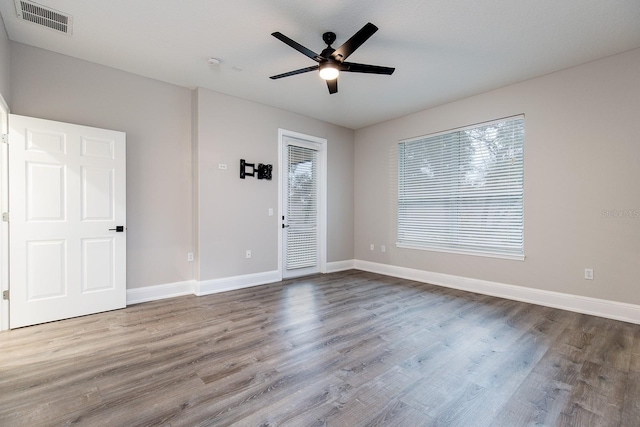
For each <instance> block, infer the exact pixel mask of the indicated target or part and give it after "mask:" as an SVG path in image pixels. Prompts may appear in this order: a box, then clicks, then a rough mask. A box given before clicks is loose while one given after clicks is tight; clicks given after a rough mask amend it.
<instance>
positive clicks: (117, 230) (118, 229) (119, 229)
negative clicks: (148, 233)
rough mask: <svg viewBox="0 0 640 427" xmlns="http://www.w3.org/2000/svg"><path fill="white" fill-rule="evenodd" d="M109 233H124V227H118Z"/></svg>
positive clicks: (111, 229)
mask: <svg viewBox="0 0 640 427" xmlns="http://www.w3.org/2000/svg"><path fill="white" fill-rule="evenodd" d="M109 231H115V232H116V233H122V232H123V231H124V225H116V228H110V229H109Z"/></svg>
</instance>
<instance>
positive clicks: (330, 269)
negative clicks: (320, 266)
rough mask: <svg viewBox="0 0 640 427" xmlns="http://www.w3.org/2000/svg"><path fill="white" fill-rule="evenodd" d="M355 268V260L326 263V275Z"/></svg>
mask: <svg viewBox="0 0 640 427" xmlns="http://www.w3.org/2000/svg"><path fill="white" fill-rule="evenodd" d="M354 268H355V260H353V259H349V260H346V261H333V262H328V263H327V273H335V272H337V271H345V270H353V269H354Z"/></svg>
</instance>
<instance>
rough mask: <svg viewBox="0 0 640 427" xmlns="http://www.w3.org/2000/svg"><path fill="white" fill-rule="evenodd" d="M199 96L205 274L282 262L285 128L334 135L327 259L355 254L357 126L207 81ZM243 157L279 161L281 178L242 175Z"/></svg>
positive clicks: (265, 267)
mask: <svg viewBox="0 0 640 427" xmlns="http://www.w3.org/2000/svg"><path fill="white" fill-rule="evenodd" d="M196 98H197V110H198V111H197V118H196V122H197V129H198V131H197V150H198V159H199V161H198V165H197V169H198V172H199V182H198V188H199V197H198V204H199V210H198V215H199V221H200V223H199V235H198V240H199V251H198V252H199V256H200V271H199V277H200V279H201V280H208V279H217V278H223V277H232V276H237V275H242V274H250V273H258V272H265V271H273V270H277V268H278V263H277V260H278V253H277V239H278V234H277V233H278V232H279V230H278V224H279V223H278V217H277V212H278V181H277V168H278V164H279V162H278V128H283V129H287V130H291V131H295V132H300V133H304V134H308V135H312V136H316V137H321V138H326V139H327V157H328V159H327V163H328V166H327V169H328V182H327V193H328V200H327V205H328V206H327V216H328V218H327V222H328V238H327V240H328V241H327V261H329V262H331V261H342V260H350V259H353V170H352V166H353V161H354V159H353V135H354V132H353V131H352V130H349V129H346V128H343V127H339V126H335V125H330V124H328V123H325V122H322V121H319V120H315V119H311V118H309V117H305V116H301V115H299V114H294V113H291V112H287V111H283V110H280V109H277V108H274V107H270V106H267V105H263V104H258V103H255V102H251V101H246V100H243V99H239V98H235V97H231V96H227V95H223V94H220V93H217V92H213V91H210V90H206V89H198V91H197V94H196ZM240 159H245V160H246V161H247V162H249V163H270V164H273V166H274V170H273V177H274V179H273V180H271V181H264V180H257V179H255V178H247V179H245V180H241V179H240V178H239V176H238V173H239V161H240ZM220 163H223V164H226V165H227V167H228V169H227V170H220V169H218V164H220ZM269 208H273V210H274V215H273V216H268V214H267V212H268V209H269ZM246 249H250V250H251V251H252V258H251V259H246V258H245V250H246Z"/></svg>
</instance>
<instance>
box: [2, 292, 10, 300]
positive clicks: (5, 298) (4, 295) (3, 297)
mask: <svg viewBox="0 0 640 427" xmlns="http://www.w3.org/2000/svg"><path fill="white" fill-rule="evenodd" d="M2 299H4V300H9V291H2Z"/></svg>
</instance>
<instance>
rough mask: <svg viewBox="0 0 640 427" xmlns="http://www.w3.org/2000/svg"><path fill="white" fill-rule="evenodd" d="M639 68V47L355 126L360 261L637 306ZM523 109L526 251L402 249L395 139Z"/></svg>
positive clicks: (639, 298)
mask: <svg viewBox="0 0 640 427" xmlns="http://www.w3.org/2000/svg"><path fill="white" fill-rule="evenodd" d="M639 76H640V49H637V50H633V51H630V52H627V53H623V54H619V55H615V56H612V57H609V58H605V59H602V60H599V61H594V62H591V63H588V64H585V65H581V66H578V67H575V68H571V69H567V70H564V71H560V72H556V73H553V74H549V75H546V76H543V77H540V78H536V79H532V80H528V81H525V82H522V83H519V84H515V85H512V86H508V87H504V88H502V89H499V90H495V91H492V92H488V93H485V94H481V95H478V96H474V97H471V98H466V99H463V100H460V101H458V102H453V103H450V104H447V105H443V106H440V107H437V108H433V109H429V110H426V111H422V112H420V113H416V114H412V115H409V116H406V117H402V118H399V119H396V120H392V121H389V122H386V123H381V124H378V125H374V126H370V127H367V128H363V129H360V130H358V131H356V135H355V141H356V142H355V195H356V201H355V223H356V229H355V256H356V259H360V260H368V261H374V262H380V263H385V264H391V265H396V266H402V267H409V268H416V269H421V270H426V271H431V272H439V273H447V274H453V275H458V276H464V277H471V278H477V279H484V280H490V281H496V282H501V283H507V284H513V285H520V286H526V287H530V288H536V289H543V290H552V291H558V292H564V293H569V294H575V295H584V296H590V297H596V298H602V299H609V300H614V301H622V302H628V303H635V304H639V303H640V292H638V277H637V270H638V263H639V262H640V217H638V216H636V215H635V213H634V212H640V191H638V183H639V182H640V140H639V137H638V125H637V124H638V118H639V117H640V77H639ZM519 113H524V114H525V116H526V119H525V133H526V137H525V255H526V260H525V261H508V260H501V259H492V258H483V257H474V256H464V255H453V254H444V253H438V252H429V251H419V250H409V249H399V248H397V247H395V242H396V237H397V231H396V216H397V214H396V208H397V172H396V168H397V165H396V161H397V160H396V158H397V157H396V149H397V142H398V140H401V139H404V138H409V137H413V136H418V135H425V134H429V133H434V132H438V131H443V130H447V129H452V128H456V127H461V126H465V125H469V124H474V123H478V122H482V121H487V120H492V119H497V118H501V117H506V116H511V115H514V114H519ZM372 170H376V171H378V172H379V173H372V172H371V171H372ZM629 210H631V211H632V212H631V217H620V218H618V217H615V218H611V217H607V216H606V214H605V213H604V212H605V211H617V212H616V213H615V214H616V215H622V216H624V215H626V214H625V213H622V212H623V211H629ZM370 243H374V244H375V245H376V251H375V252H371V251H370V250H369V244H370ZM381 244H385V245H386V246H387V248H388V249H387V252H386V253H384V254H383V253H380V251H379V249H378V248H379V245H381ZM588 267H590V268H593V269H594V275H595V279H594V280H593V281H586V280H584V279H583V274H584V269H585V268H588Z"/></svg>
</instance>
